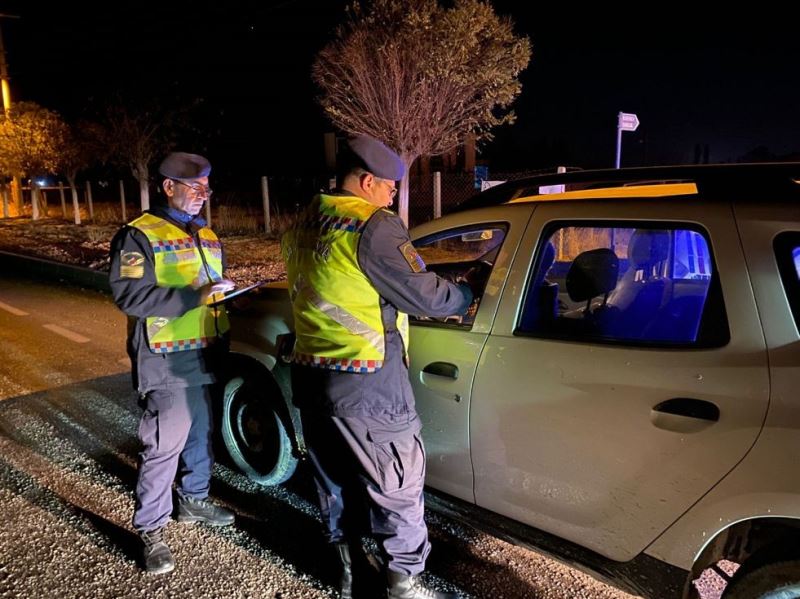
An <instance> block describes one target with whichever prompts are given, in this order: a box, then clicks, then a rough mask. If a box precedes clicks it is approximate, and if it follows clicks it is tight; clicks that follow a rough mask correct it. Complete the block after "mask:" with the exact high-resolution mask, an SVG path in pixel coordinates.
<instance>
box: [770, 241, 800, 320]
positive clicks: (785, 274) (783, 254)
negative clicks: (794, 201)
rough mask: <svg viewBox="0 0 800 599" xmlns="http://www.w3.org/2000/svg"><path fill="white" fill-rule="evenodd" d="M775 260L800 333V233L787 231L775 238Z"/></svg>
mask: <svg viewBox="0 0 800 599" xmlns="http://www.w3.org/2000/svg"><path fill="white" fill-rule="evenodd" d="M773 245H774V247H775V259H776V260H777V262H778V270H779V271H780V273H781V281H782V282H783V288H784V289H785V290H786V298H787V299H788V300H789V306H790V308H791V309H792V316H794V323H795V326H796V327H797V329H798V331H800V232H797V231H787V232H786V233H781V234H780V235H778V236H777V237H775V242H774V244H773Z"/></svg>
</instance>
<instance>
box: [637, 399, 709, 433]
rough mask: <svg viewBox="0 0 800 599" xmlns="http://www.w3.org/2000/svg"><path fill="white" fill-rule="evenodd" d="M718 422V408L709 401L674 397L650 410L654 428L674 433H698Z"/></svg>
mask: <svg viewBox="0 0 800 599" xmlns="http://www.w3.org/2000/svg"><path fill="white" fill-rule="evenodd" d="M718 420H719V408H718V407H717V406H716V405H715V404H713V403H711V402H710V401H704V400H702V399H692V398H691V397H674V398H672V399H668V400H666V401H662V402H661V403H659V404H658V405H656V406H654V407H653V409H652V410H650V422H652V423H653V425H654V426H656V427H658V428H661V429H664V430H667V431H672V432H674V433H684V434H685V433H699V432H701V431H704V430H706V429H707V428H709V427H711V426H713V425H714V423H715V422H717V421H718Z"/></svg>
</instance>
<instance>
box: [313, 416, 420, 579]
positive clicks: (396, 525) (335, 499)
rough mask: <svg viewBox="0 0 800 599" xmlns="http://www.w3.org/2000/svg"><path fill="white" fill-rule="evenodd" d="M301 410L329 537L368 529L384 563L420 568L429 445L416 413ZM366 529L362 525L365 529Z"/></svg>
mask: <svg viewBox="0 0 800 599" xmlns="http://www.w3.org/2000/svg"><path fill="white" fill-rule="evenodd" d="M413 418H414V419H413V420H412V421H411V422H408V417H407V416H406V421H407V422H406V423H404V424H399V423H397V422H396V421H391V420H390V421H386V420H381V419H378V418H374V417H366V416H363V417H337V416H328V415H325V414H319V413H314V412H307V411H304V412H303V414H302V420H303V436H304V438H305V441H306V445H307V447H308V452H309V455H310V457H311V461H312V462H313V464H314V467H315V468H314V470H315V477H314V478H315V482H316V485H317V491H318V492H319V499H320V508H321V511H322V520H323V524H324V525H325V526H326V527H327V529H328V540H329V541H330V542H331V543H336V542H340V541H345V540H347V539H355V538H358V537H360V536H361V534H363V533H365V532H371V533H372V536H373V537H374V538H375V540H376V541H377V542H378V544H379V545H380V547H381V549H382V551H383V553H384V555H385V558H386V560H387V567H388V568H389V569H390V570H392V571H394V572H399V573H402V574H410V575H415V574H419V573H420V572H422V571H423V570H424V569H425V559H426V558H427V557H428V553H430V544H429V543H428V529H427V527H426V525H425V520H424V511H425V510H424V500H423V494H422V492H423V485H424V482H425V450H424V447H423V444H422V437H421V436H420V425H419V419H418V418H416V416H414V417H413ZM367 528H368V529H369V530H365V529H367Z"/></svg>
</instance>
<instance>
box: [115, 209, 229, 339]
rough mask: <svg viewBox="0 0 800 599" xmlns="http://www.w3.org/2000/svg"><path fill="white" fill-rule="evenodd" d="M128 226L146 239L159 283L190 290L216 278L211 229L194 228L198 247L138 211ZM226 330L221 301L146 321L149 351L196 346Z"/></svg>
mask: <svg viewBox="0 0 800 599" xmlns="http://www.w3.org/2000/svg"><path fill="white" fill-rule="evenodd" d="M129 226H131V227H134V228H136V229H138V230H139V231H141V232H142V233H143V234H144V235H145V236H146V237H147V240H148V241H149V242H150V247H151V248H152V249H153V257H154V261H155V276H156V284H157V285H158V286H159V287H187V286H190V285H191V286H192V287H195V288H196V287H200V286H202V285H205V284H206V283H208V282H209V281H218V280H220V279H221V278H222V244H221V243H220V241H219V239H218V238H217V236H216V235H214V232H213V231H212V230H211V229H209V228H207V227H204V228H202V229H200V230H199V231H198V233H197V237H198V239H199V241H200V247H199V248H198V247H197V243H196V241H195V238H194V237H192V236H190V235H188V234H187V233H186V232H185V231H183V230H181V229H180V228H178V227H177V226H175V225H173V224H172V223H170V222H168V221H166V220H164V219H163V218H160V217H158V216H154V215H152V214H143V215H142V216H140V217H139V218H137V219H136V220H134V221H133V222H132V223H130V225H129ZM229 328H230V324H229V323H228V315H227V313H226V312H225V308H224V307H223V306H221V305H220V306H217V307H212V306H198V307H197V308H193V309H191V310H189V311H188V312H186V313H185V314H183V315H182V316H178V317H175V318H166V317H163V316H150V317H148V318H147V319H146V330H147V341H148V345H149V347H150V351H152V352H154V353H159V354H166V353H172V352H179V351H189V350H197V349H202V348H204V347H207V346H208V345H209V344H211V343H213V342H214V341H215V340H216V339H217V338H218V337H220V336H222V335H223V334H224V333H226V332H227V331H228V329H229Z"/></svg>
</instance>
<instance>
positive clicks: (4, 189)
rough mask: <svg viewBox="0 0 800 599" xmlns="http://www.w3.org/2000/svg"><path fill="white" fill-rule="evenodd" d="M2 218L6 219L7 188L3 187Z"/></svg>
mask: <svg viewBox="0 0 800 599" xmlns="http://www.w3.org/2000/svg"><path fill="white" fill-rule="evenodd" d="M3 218H8V186H7V185H3Z"/></svg>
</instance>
